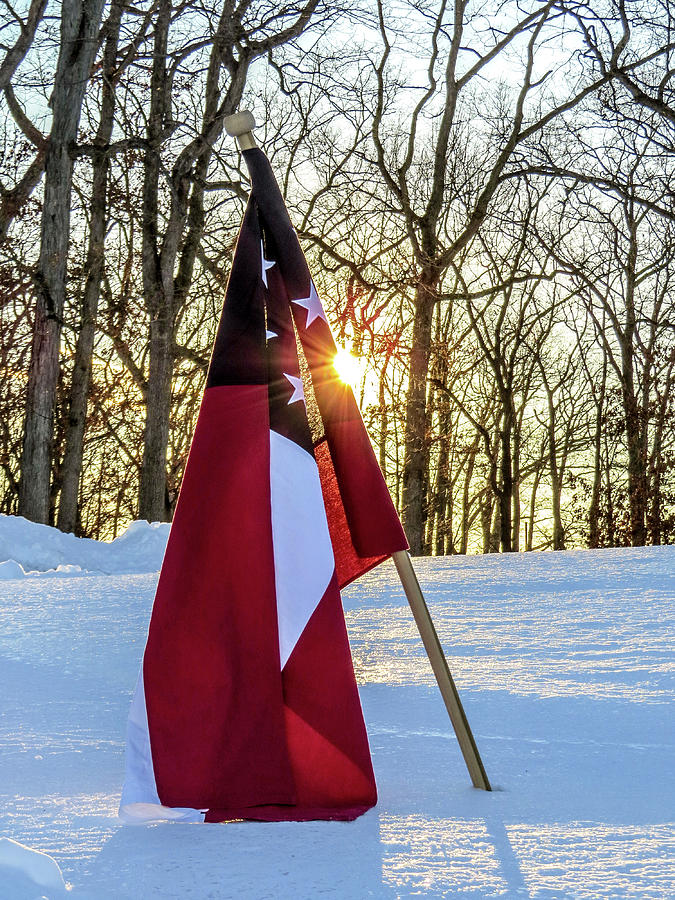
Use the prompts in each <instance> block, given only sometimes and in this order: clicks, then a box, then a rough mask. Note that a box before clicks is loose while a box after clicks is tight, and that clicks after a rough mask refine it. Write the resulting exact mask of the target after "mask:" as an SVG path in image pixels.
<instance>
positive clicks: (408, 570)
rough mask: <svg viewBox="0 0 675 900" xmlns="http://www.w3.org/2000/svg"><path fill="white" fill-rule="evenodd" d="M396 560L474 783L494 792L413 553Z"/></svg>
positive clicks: (399, 555)
mask: <svg viewBox="0 0 675 900" xmlns="http://www.w3.org/2000/svg"><path fill="white" fill-rule="evenodd" d="M392 559H393V560H394V563H395V565H396V569H397V571H398V575H399V578H400V579H401V584H402V585H403V590H404V591H405V594H406V597H407V598H408V603H409V604H410V608H411V610H412V614H413V616H414V617H415V622H416V623H417V628H418V630H419V633H420V637H421V638H422V643H423V644H424V649H425V650H426V651H427V656H428V657H429V662H430V663H431V668H432V669H433V672H434V675H435V676H436V681H437V682H438V687H439V688H440V691H441V695H442V697H443V700H444V702H445V706H446V709H447V710H448V715H449V716H450V721H451V722H452V727H453V728H454V729H455V734H456V735H457V740H458V742H459V746H460V749H461V751H462V755H463V756H464V760H465V762H466V765H467V768H468V770H469V775H470V776H471V781H472V782H473V786H474V787H476V788H480V789H481V790H483V791H491V790H492V788H491V787H490V782H489V781H488V777H487V774H486V772H485V768H484V766H483V762H482V760H481V758H480V754H479V753H478V747H477V746H476V742H475V740H474V737H473V734H472V733H471V728H470V727H469V722H468V721H467V718H466V713H465V712H464V707H463V706H462V701H461V700H460V699H459V694H458V692H457V688H456V686H455V682H454V680H453V678H452V675H451V674H450V669H449V668H448V662H447V660H446V658H445V654H444V653H443V648H442V647H441V642H440V641H439V639H438V634H437V633H436V628H435V627H434V623H433V621H432V619H431V615H430V613H429V609H428V607H427V604H426V601H425V599H424V595H423V594H422V589H421V588H420V585H419V582H418V580H417V575H416V574H415V570H414V569H413V565H412V562H411V560H410V555H409V554H408V551H407V550H397V551H396V553H392Z"/></svg>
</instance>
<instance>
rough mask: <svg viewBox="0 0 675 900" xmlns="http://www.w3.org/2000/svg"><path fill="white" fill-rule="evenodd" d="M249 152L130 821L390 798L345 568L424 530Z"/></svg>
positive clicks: (158, 605) (262, 816)
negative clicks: (410, 513) (246, 191)
mask: <svg viewBox="0 0 675 900" xmlns="http://www.w3.org/2000/svg"><path fill="white" fill-rule="evenodd" d="M244 156H245V159H246V162H247V164H248V167H249V170H250V173H251V180H252V191H251V197H250V200H249V203H248V206H247V208H246V212H245V215H244V220H243V223H242V227H241V231H240V233H239V238H238V242H237V247H236V251H235V255H234V260H233V263H232V271H231V273H230V278H229V282H228V286H227V291H226V296H225V304H224V307H223V313H222V317H221V320H220V325H219V328H218V333H217V337H216V341H215V345H214V349H213V356H212V359H211V364H210V367H209V373H208V378H207V383H206V390H205V392H204V397H203V400H202V405H201V409H200V413H199V418H198V421H197V427H196V430H195V434H194V438H193V441H192V446H191V449H190V455H189V458H188V462H187V466H186V469H185V474H184V477H183V484H182V487H181V492H180V496H179V499H178V504H177V507H176V511H175V515H174V519H173V524H172V526H171V533H170V536H169V541H168V545H167V549H166V555H165V557H164V562H163V565H162V571H161V573H160V578H159V584H158V587H157V593H156V596H155V602H154V606H153V611H152V617H151V621H150V628H149V633H148V640H147V645H146V649H145V654H144V658H143V663H142V667H141V673H140V675H139V680H138V684H137V687H136V691H135V694H134V697H133V701H132V706H131V712H130V716H129V724H128V730H127V748H126V777H125V785H124V790H123V794H122V804H121V814H122V816H123V817H124V818H126V819H127V820H128V821H130V820H131V821H132V820H145V821H147V820H152V819H159V818H175V819H180V820H183V821H185V820H195V821H204V820H205V821H207V822H217V821H225V820H230V819H254V820H267V821H281V820H296V821H302V820H307V819H353V818H355V817H356V816H358V815H360V814H361V813H363V812H365V811H366V810H367V809H369V808H370V807H371V806H373V805H374V804H375V802H376V788H375V780H374V777H373V770H372V765H371V760H370V751H369V747H368V739H367V736H366V730H365V725H364V722H363V715H362V712H361V706H360V703H359V697H358V691H357V687H356V680H355V678H354V671H353V667H352V660H351V654H350V650H349V643H348V639H347V632H346V628H345V622H344V616H343V612H342V605H341V601H340V592H339V588H340V587H341V586H342V585H344V584H346V583H348V582H349V581H351V580H353V579H354V578H356V577H358V576H359V575H360V574H362V573H363V572H365V571H367V570H368V569H370V568H372V567H373V566H374V565H377V563H379V562H381V561H382V560H383V559H385V558H386V557H388V556H389V555H391V553H393V552H394V551H397V550H402V549H405V548H406V547H407V543H406V540H405V536H404V534H403V530H402V528H401V524H400V522H399V519H398V516H397V514H396V512H395V510H394V507H393V505H392V502H391V499H390V497H389V493H388V491H387V488H386V485H385V483H384V479H383V477H382V474H381V472H380V470H379V467H378V465H377V462H376V460H375V456H374V454H373V450H372V447H371V445H370V442H369V440H368V436H367V434H366V431H365V428H364V425H363V422H362V420H361V416H360V414H359V411H358V407H357V405H356V402H355V400H354V397H353V394H352V392H351V389H350V388H349V387H347V386H346V385H344V384H342V382H341V381H340V379H339V378H338V376H337V373H336V371H335V368H334V366H333V360H334V358H335V355H336V347H335V344H334V342H333V339H332V336H331V333H330V329H329V328H328V324H327V322H326V316H325V313H324V311H323V308H322V305H321V302H320V300H319V298H318V296H317V293H316V290H315V288H314V285H313V283H312V280H311V277H310V274H309V270H308V268H307V264H306V262H305V259H304V256H303V254H302V251H301V249H300V245H299V243H298V240H297V237H296V235H295V233H294V231H293V229H292V227H291V223H290V220H289V217H288V213H287V211H286V208H285V206H284V203H283V200H282V198H281V194H280V192H279V188H278V186H277V184H276V182H275V180H274V176H273V175H272V171H271V168H270V166H269V163H268V161H267V159H266V157H265V156H264V154H263V153H262V152H261V151H260V150H258V149H257V148H256V149H252V150H247V151H245V153H244ZM294 322H295V328H294V324H293V323H294ZM296 330H297V334H298V336H299V338H300V341H301V344H302V347H303V351H304V354H305V357H306V359H307V363H308V366H309V370H310V373H311V384H312V390H313V392H314V395H315V397H316V401H317V404H318V407H319V410H320V413H321V419H322V422H323V429H324V434H323V436H322V437H321V439H320V440H319V441H318V442H313V440H312V436H311V433H310V429H309V425H308V421H307V412H306V401H305V384H304V383H303V378H302V376H301V371H300V366H299V363H298V355H297V349H296Z"/></svg>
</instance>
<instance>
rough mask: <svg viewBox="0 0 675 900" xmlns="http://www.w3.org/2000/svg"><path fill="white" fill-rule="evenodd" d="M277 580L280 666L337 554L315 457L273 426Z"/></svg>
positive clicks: (320, 594)
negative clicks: (332, 540) (329, 530)
mask: <svg viewBox="0 0 675 900" xmlns="http://www.w3.org/2000/svg"><path fill="white" fill-rule="evenodd" d="M270 484H271V499H272V539H273V541H274V579H275V585H276V593H277V617H278V620H279V651H280V654H281V668H282V669H283V667H284V666H285V665H286V662H287V661H288V658H289V657H290V655H291V653H292V652H293V648H294V647H295V645H296V644H297V642H298V638H299V637H300V635H301V634H302V632H303V631H304V630H305V626H306V625H307V623H308V622H309V620H310V618H311V616H312V613H313V612H314V610H315V609H316V608H317V606H318V605H319V603H320V601H321V598H322V597H323V595H324V593H325V591H326V588H327V587H328V585H329V583H330V580H331V578H332V577H333V572H334V571H335V559H334V557H333V547H332V544H331V540H330V534H329V532H328V522H327V521H326V510H325V507H324V505H323V494H322V493H321V482H320V480H319V470H318V468H317V465H316V462H315V460H314V457H313V456H311V455H310V454H309V453H307V451H306V450H303V449H302V447H299V446H298V444H296V443H294V442H293V441H290V440H289V439H288V438H285V437H283V436H282V435H280V434H278V433H277V432H276V431H270Z"/></svg>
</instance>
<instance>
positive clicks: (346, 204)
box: [0, 0, 675, 554]
mask: <svg viewBox="0 0 675 900" xmlns="http://www.w3.org/2000/svg"><path fill="white" fill-rule="evenodd" d="M674 26H675V13H674V12H673V11H672V9H671V8H670V5H669V4H668V2H667V0H648V2H646V3H644V2H642V3H639V4H637V3H633V2H630V0H590V2H567V0H560V2H555V0H551V2H542V0H524V2H523V0H502V2H498V0H490V2H488V3H478V2H475V0H455V2H446V0H434V2H431V0H430V2H429V3H426V2H425V3H422V4H420V3H418V2H410V3H401V4H390V3H385V2H384V0H363V2H362V4H360V5H354V4H349V6H348V7H341V6H340V5H338V4H328V3H323V2H321V0H307V2H305V3H289V4H281V5H278V4H273V3H271V2H265V0H263V2H248V0H242V2H241V3H239V4H231V3H227V2H225V3H220V2H218V3H216V2H210V0H147V2H141V3H129V2H123V0H80V2H76V0H64V2H62V3H58V4H57V3H50V2H49V0H30V2H28V0H26V2H24V3H23V4H16V3H15V4H13V5H10V4H8V3H3V4H0V35H1V37H0V98H1V100H0V110H1V115H0V138H1V140H2V148H3V153H2V162H1V164H0V242H1V243H0V317H1V323H0V324H1V326H2V327H1V331H0V470H1V475H0V478H1V481H0V511H2V512H5V513H14V514H16V513H18V514H20V515H24V516H26V517H28V518H31V519H33V520H35V521H39V522H47V523H51V524H55V525H57V526H58V527H59V528H61V529H63V530H65V531H75V532H76V533H78V534H87V535H90V536H93V537H97V538H102V537H112V536H114V535H115V534H117V533H118V532H119V531H120V530H121V529H122V528H123V527H124V526H125V525H126V524H127V523H128V522H129V521H130V520H131V519H133V518H145V519H149V520H169V519H170V517H171V514H172V511H173V507H174V505H175V502H176V498H177V495H178V490H179V488H180V479H181V474H182V471H183V467H184V465H185V461H186V457H187V451H188V449H189V442H190V437H191V432H192V428H193V426H194V422H195V419H196V414H197V411H198V406H199V401H200V396H201V392H202V390H203V386H204V378H205V372H206V367H207V365H208V358H209V353H210V345H211V342H212V340H213V336H214V331H215V326H216V323H217V319H218V313H219V308H220V305H221V303H222V296H223V290H224V285H225V283H226V279H227V272H228V267H229V263H230V261H231V256H232V250H233V247H234V243H235V241H236V235H237V230H238V225H239V221H240V218H241V213H242V209H243V204H244V202H245V199H246V195H247V179H246V175H245V170H244V168H243V167H242V164H241V159H240V157H239V155H238V153H237V151H236V148H235V147H234V146H233V144H232V142H231V139H229V138H227V136H226V135H225V134H224V125H223V123H224V119H225V118H226V116H227V115H229V114H230V113H232V112H234V111H235V110H236V109H237V108H240V107H241V106H249V107H251V108H252V109H253V110H254V111H255V114H256V118H257V119H258V120H259V122H260V123H261V126H260V128H259V130H258V132H257V136H258V138H259V140H260V143H261V144H262V146H263V147H264V148H265V150H266V152H267V153H268V155H269V156H270V159H271V161H272V164H273V167H274V168H275V171H276V173H277V175H278V178H279V180H280V184H281V186H282V189H283V191H284V193H285V196H286V198H287V202H288V205H289V209H290V211H291V216H292V218H293V221H294V224H295V226H296V229H297V231H298V234H299V236H300V238H301V240H302V241H303V244H304V246H305V249H306V251H307V253H308V256H309V257H310V263H311V267H312V269H313V272H314V275H315V280H316V281H317V285H318V287H319V289H320V293H321V294H322V295H323V298H324V302H325V305H326V307H327V309H328V312H329V318H330V319H331V322H332V323H333V324H334V327H335V331H336V337H337V339H338V342H339V343H342V344H344V345H347V346H349V347H351V348H352V350H353V352H354V353H355V355H357V356H358V357H359V358H361V359H362V360H363V361H364V362H363V371H362V379H361V383H360V385H357V387H356V391H357V394H358V395H359V399H360V401H361V408H362V412H363V415H364V419H365V420H366V424H367V425H368V428H369V431H370V434H371V438H372V440H373V442H374V444H375V446H376V449H377V452H378V455H379V459H380V464H381V466H382V468H383V471H384V472H385V476H386V477H387V480H388V483H389V484H390V487H391V490H392V495H393V496H394V498H395V500H396V502H397V504H398V506H399V509H400V511H401V514H402V518H403V523H404V527H405V529H406V533H407V534H408V538H409V541H410V544H411V548H412V550H413V552H415V553H439V554H441V553H466V552H470V551H476V550H478V551H481V550H482V551H483V552H493V551H497V550H502V551H512V550H520V549H528V550H531V549H538V548H553V549H563V548H566V547H572V546H590V547H600V546H617V545H625V544H632V545H643V544H646V543H651V544H662V543H668V542H670V541H672V540H673V538H674V537H675V476H674V475H673V472H674V467H673V461H674V459H673V457H674V454H675V409H674V401H673V390H672V382H673V375H674V372H673V370H674V367H675V333H674V332H675V314H674V312H675V294H674V293H673V290H672V283H671V282H672V279H673V277H674V276H675V269H674V253H675V245H674V242H673V239H674V234H673V228H674V222H675V204H674V196H675V195H674V194H673V191H672V187H671V185H672V182H673V179H672V175H673V172H672V169H673V160H674V158H675V152H674V151H675V132H674V129H675V94H674V88H673V76H674V75H675V68H674V67H673V63H672V60H673V52H674V51H675V42H674V41H673V34H674V33H675V32H674Z"/></svg>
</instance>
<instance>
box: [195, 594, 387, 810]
mask: <svg viewBox="0 0 675 900" xmlns="http://www.w3.org/2000/svg"><path fill="white" fill-rule="evenodd" d="M283 684H284V700H285V722H286V740H287V743H288V752H289V757H290V761H291V766H292V769H293V780H294V783H295V789H296V802H295V804H294V805H292V806H286V805H283V806H282V805H277V804H264V805H260V806H256V807H248V808H247V807H244V806H238V807H237V806H234V805H228V806H227V807H223V808H219V809H215V808H212V809H210V810H209V811H208V813H207V815H206V821H207V822H222V821H226V820H232V819H237V818H241V819H254V820H255V819H257V820H261V821H306V820H308V819H339V820H351V819H355V818H357V816H360V815H362V814H363V813H364V812H365V811H366V810H368V809H370V808H371V807H372V806H374V805H375V803H376V802H377V789H376V787H375V776H374V775H373V768H372V764H371V761H370V749H369V747H368V737H367V735H366V728H365V724H364V721H363V713H362V711H361V702H360V700H359V694H358V689H357V686H356V679H355V677H354V669H353V667H352V659H351V653H350V650H349V641H348V638H347V629H346V627H345V622H344V615H343V613H342V603H341V601H340V592H339V590H338V587H337V579H336V578H335V577H334V578H333V580H332V581H331V583H330V585H329V586H328V588H327V590H326V592H325V594H324V596H323V598H322V599H321V602H320V603H319V605H318V607H317V608H316V610H315V611H314V614H313V615H312V617H311V619H310V620H309V623H308V624H307V627H306V628H305V630H304V631H303V633H302V636H301V637H300V639H299V641H298V643H297V644H296V646H295V649H294V650H293V653H292V654H291V657H290V659H289V660H288V663H287V664H286V666H285V667H284V670H283Z"/></svg>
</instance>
